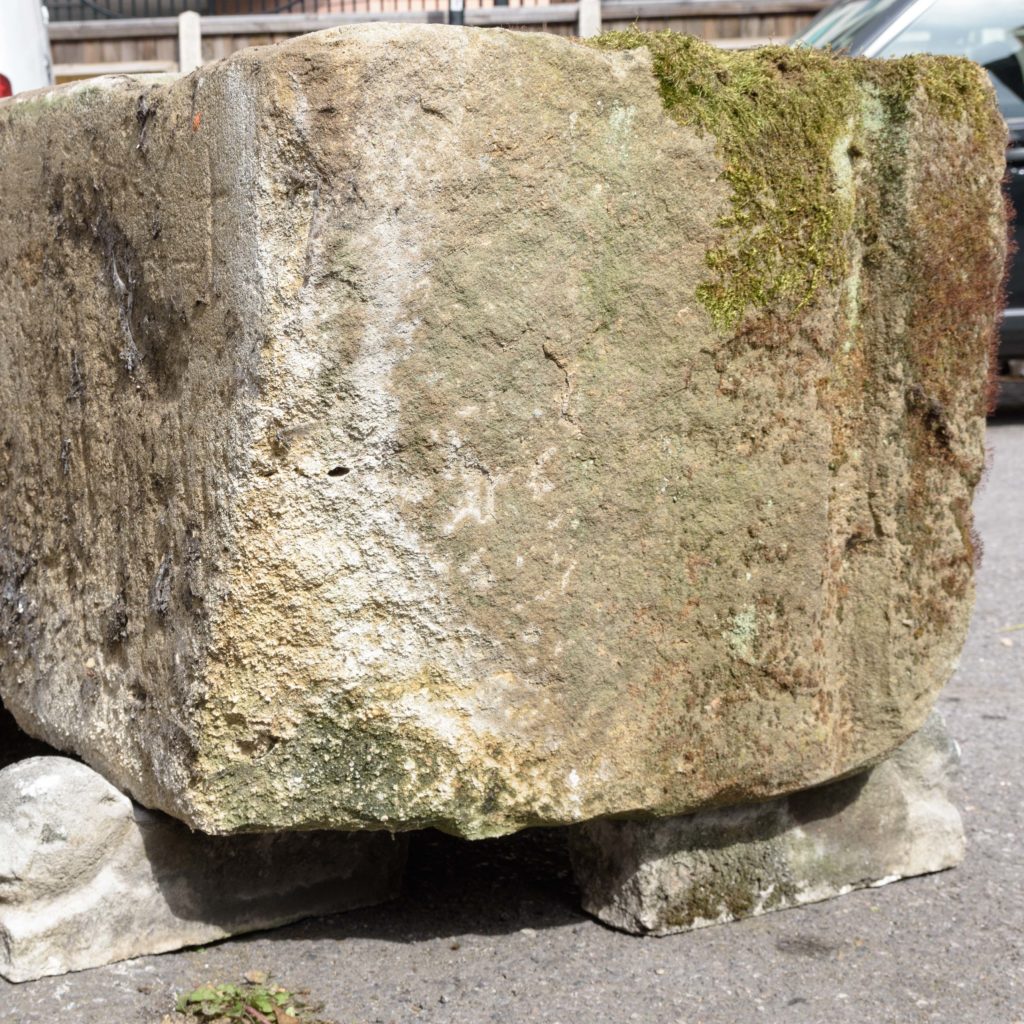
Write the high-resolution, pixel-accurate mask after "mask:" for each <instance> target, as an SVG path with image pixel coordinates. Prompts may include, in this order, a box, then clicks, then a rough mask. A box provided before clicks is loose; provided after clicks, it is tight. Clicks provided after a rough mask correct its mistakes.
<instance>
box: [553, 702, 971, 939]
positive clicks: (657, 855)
mask: <svg viewBox="0 0 1024 1024" xmlns="http://www.w3.org/2000/svg"><path fill="white" fill-rule="evenodd" d="M959 760H960V759H959V751H958V750H957V747H956V744H955V743H954V742H953V740H952V739H951V738H950V736H949V734H948V733H947V732H946V729H945V726H944V725H943V724H942V721H941V719H939V718H938V716H933V717H932V718H931V719H930V720H929V721H928V723H927V724H926V725H925V727H924V728H923V729H922V730H921V731H920V732H918V733H917V734H915V735H914V736H912V737H911V738H910V739H909V740H907V742H906V743H904V744H903V746H901V747H900V748H899V749H898V750H896V752H895V753H894V754H892V756H891V757H889V758H887V759H886V760H885V761H883V762H882V763H881V764H880V765H878V766H877V767H875V768H872V769H870V770H869V771H867V772H864V773H862V774H859V775H854V776H852V777H851V778H848V779H843V780H841V781H839V782H831V783H829V784H827V785H825V786H819V787H818V788H816V789H811V790H806V791H804V792H801V793H794V794H792V795H791V796H789V797H782V798H780V799H777V800H771V801H767V802H765V803H761V804H753V805H749V806H745V807H729V808H723V809H722V810H713V811H699V812H698V813H696V814H691V815H687V816H685V817H680V818H669V819H666V820H665V821H655V822H640V821H596V822H590V823H588V824H586V825H580V826H577V827H576V828H574V829H573V832H572V839H571V848H572V854H573V866H574V869H575V873H576V879H577V881H578V882H579V885H580V889H581V890H582V892H583V906H584V909H585V910H587V911H588V912H589V913H591V914H593V915H594V916H595V917H597V918H599V919H600V920H601V921H603V922H604V923H605V924H609V925H612V926H613V927H615V928H621V929H622V930H623V931H627V932H635V933H637V934H644V933H652V934H654V935H671V934H672V933H674V932H683V931H689V930H690V929H693V928H702V927H704V926H706V925H710V924H721V923H723V922H725V921H733V920H736V919H737V918H743V917H752V916H755V915H757V914H764V913H767V912H768V911H770V910H784V909H785V908H787V907H794V906H798V905H800V904H803V903H816V902H818V901H819V900H825V899H829V898H830V897H832V896H842V895H844V894H845V893H848V892H850V891H852V890H853V889H862V888H864V887H866V886H878V885H885V884H886V883H888V882H895V881H898V880H899V879H901V878H909V877H911V876H913V875H923V874H928V873H930V872H933V871H942V870H944V869H946V868H951V867H955V866H956V865H957V864H959V863H960V861H961V860H963V856H964V830H963V824H962V823H961V820H960V814H959V812H958V811H957V809H956V807H955V806H954V804H953V802H952V791H953V789H954V787H955V784H956V781H957V776H958V768H959Z"/></svg>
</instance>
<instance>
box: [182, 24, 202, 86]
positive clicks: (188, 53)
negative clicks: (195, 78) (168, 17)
mask: <svg viewBox="0 0 1024 1024" xmlns="http://www.w3.org/2000/svg"><path fill="white" fill-rule="evenodd" d="M202 63H203V30H202V23H201V22H200V20H199V15H198V14H196V12H195V11H186V12H185V13H184V14H179V15H178V70H179V71H180V72H181V73H182V74H183V75H187V74H188V73H189V72H190V71H195V69H196V68H198V67H200V66H202Z"/></svg>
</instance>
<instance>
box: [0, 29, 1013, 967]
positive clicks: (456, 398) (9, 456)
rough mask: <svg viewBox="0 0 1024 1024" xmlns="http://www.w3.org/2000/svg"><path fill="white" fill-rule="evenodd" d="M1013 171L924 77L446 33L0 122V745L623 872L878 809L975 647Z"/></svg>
mask: <svg viewBox="0 0 1024 1024" xmlns="http://www.w3.org/2000/svg"><path fill="white" fill-rule="evenodd" d="M1004 134H1005V133H1004V128H1003V126H1002V123H1001V121H1000V120H999V116H998V114H997V111H996V107H995V103H994V99H993V97H992V94H991V90H990V87H989V85H988V83H987V80H986V79H985V76H984V74H983V72H981V71H980V70H979V69H978V68H976V67H975V66H974V65H971V64H969V63H967V62H964V61H959V60H954V59H944V58H942V59H940V58H925V57H920V58H906V59H902V60H899V61H885V62H872V61H865V60H849V59H845V58H840V57H834V56H831V55H828V54H819V53H814V52H810V51H795V50H788V49H785V48H775V49H766V50H761V51H756V52H750V53H736V54H726V53H720V52H718V51H715V50H713V49H712V48H710V47H708V46H705V45H704V44H701V43H699V42H698V41H696V40H692V39H687V38H685V37H680V36H673V35H671V34H665V35H660V36H653V37H646V36H642V35H640V34H638V33H627V34H620V35H612V36H607V37H602V38H601V39H600V40H598V41H597V43H596V45H584V44H581V43H579V42H575V41H569V40H566V39H561V38H557V37H552V36H547V35H543V34H516V33H508V32H501V31H492V30H471V29H455V28H448V27H441V26H380V25H374V26H362V27H357V28H346V29H339V30H331V31H328V32H322V33H318V34H316V35H313V36H309V37H303V38H301V39H298V40H295V41H293V42H290V43H287V44H282V45H280V46H274V47H265V48H261V49H256V50H249V51H245V52H243V53H240V54H237V55H235V56H234V57H232V58H229V59H228V60H226V61H222V62H220V63H217V64H214V65H211V66H208V67H204V68H202V69H200V70H198V71H196V72H194V73H193V74H191V75H189V76H187V77H182V78H173V77H169V78H161V79H152V78H148V79H141V78H137V79H132V78H111V79H104V80H100V81H97V82H91V83H85V84H78V85H72V86H68V87H63V88H60V89H56V90H53V91H50V92H46V93H39V94H30V95H28V96H26V97H19V98H16V99H14V100H12V101H5V102H3V103H0V267H2V273H0V696H2V698H3V701H4V704H5V705H6V706H7V707H8V708H9V709H10V711H11V712H12V713H13V715H14V716H15V717H16V719H17V721H18V722H19V724H20V726H21V727H22V728H23V729H24V730H25V731H26V732H28V733H30V734H31V735H33V736H35V737H38V738H40V739H42V740H45V741H46V742H48V743H50V744H52V745H53V746H54V747H56V748H58V749H60V750H63V751H66V752H69V753H71V754H74V755H76V756H77V757H78V758H80V759H81V760H83V761H84V762H85V763H86V764H88V765H89V766H91V767H92V768H93V769H95V771H97V772H99V773H100V774H101V775H102V776H104V777H105V778H106V780H108V781H109V783H110V784H111V785H112V786H114V787H116V789H117V790H119V791H121V792H122V793H124V794H128V796H130V798H131V799H132V800H134V801H135V805H136V806H137V807H144V808H148V809H150V810H151V811H154V812H160V813H161V814H164V815H167V816H169V817H171V818H176V819H178V820H180V822H182V823H183V824H184V825H187V826H188V827H190V828H192V829H196V830H199V831H200V832H202V833H205V834H207V835H208V836H232V835H240V834H244V833H279V832H307V831H317V832H323V831H324V830H334V831H352V830H387V831H391V832H402V831H407V830H410V829H418V828H424V827H428V826H429V827H437V828H441V829H443V830H445V831H448V832H451V833H454V834H456V835H461V836H465V837H467V838H477V837H483V836H496V835H501V834H505V833H510V832H514V831H516V830H518V829H522V828H525V827H528V826H536V825H581V823H591V824H586V825H582V827H581V832H580V837H581V838H580V840H579V843H578V844H577V846H578V851H583V852H580V853H579V855H578V857H577V862H578V863H579V864H585V863H590V864H592V863H594V862H595V850H594V847H595V845H596V846H598V847H600V846H602V845H607V850H606V854H605V856H606V857H607V858H611V859H612V860H613V861H615V862H616V863H617V864H618V866H619V868H621V869H622V870H621V871H618V874H616V870H612V872H611V876H614V877H615V878H619V879H621V878H624V877H625V874H624V872H625V871H626V869H625V867H623V865H624V864H625V861H624V860H623V858H624V857H625V854H622V853H621V844H622V842H624V840H623V838H622V837H623V835H625V834H626V833H629V835H630V836H631V837H632V838H631V839H630V840H629V842H630V843H631V844H633V848H635V844H636V843H637V842H641V843H643V842H646V841H647V839H644V838H643V837H644V836H645V835H646V836H648V838H650V841H651V842H654V843H656V844H658V843H660V844H661V846H660V847H659V848H660V849H661V848H663V849H668V846H671V847H672V849H673V850H676V849H681V848H683V847H685V848H686V849H691V850H692V849H695V848H697V847H700V843H701V840H699V839H698V840H694V836H695V835H696V836H698V837H699V836H702V835H704V834H705V833H704V832H701V831H700V830H698V831H697V832H692V831H689V832H687V829H688V828H689V826H683V830H684V832H686V836H685V837H683V838H680V837H679V836H678V835H676V833H674V832H673V833H672V835H673V836H674V837H675V838H673V839H672V841H671V842H669V843H668V846H666V845H665V842H667V841H663V840H664V835H665V834H666V833H663V832H661V831H659V830H660V829H663V828H668V829H669V830H670V831H671V830H672V829H675V828H676V824H677V823H673V819H675V818H678V817H680V816H693V815H697V816H698V817H700V816H701V815H705V814H710V815H712V816H715V815H723V814H724V815H726V818H728V815H729V813H730V812H728V811H722V810H720V809H721V808H727V807H731V806H734V805H748V806H749V805H753V804H758V803H763V804H764V806H766V807H768V806H771V807H776V808H777V807H778V806H780V805H778V804H776V803H771V804H769V803H765V802H771V801H778V800H783V801H785V800H790V801H793V800H797V799H798V798H796V797H790V796H789V795H790V794H794V793H798V792H799V791H803V790H806V789H808V788H811V787H819V786H821V785H822V784H825V783H829V782H831V781H832V780H836V779H841V778H844V777H850V776H855V775H857V774H858V773H863V772H865V771H868V770H869V769H871V768H872V766H874V765H876V764H878V763H879V762H880V761H882V760H883V759H885V758H886V757H887V756H888V755H889V754H891V753H892V752H893V751H894V750H895V749H896V748H898V747H900V746H901V744H904V743H905V742H906V741H907V740H908V738H909V737H911V736H912V735H913V734H914V733H915V732H916V731H917V730H918V729H919V728H920V727H921V726H922V725H923V723H924V722H925V721H926V719H927V717H928V714H929V710H930V708H931V706H932V704H933V702H934V699H935V696H936V694H937V693H938V691H939V689H940V688H941V687H942V685H943V684H944V683H945V681H946V679H947V678H948V676H949V674H950V672H951V670H952V667H953V665H954V663H955V660H956V657H957V655H958V652H959V648H960V645H961V642H962V639H963V635H964V631H965V628H966V624H967V620H968V616H969V613H970V607H971V598H972V574H973V565H974V561H975V558H976V554H977V552H976V543H975V541H974V539H973V533H972V526H971V511H970V505H971V496H972V492H973V489H974V487H975V485H976V484H977V482H978V479H979V477H980V474H981V471H982V468H983V465H984V450H983V429H984V414H985V410H986V403H987V400H988V366H989V353H990V346H991V344H992V338H993V332H994V325H995V323H996V318H997V315H998V312H999V309H1000V296H1001V281H1002V275H1003V266H1004V260H1005V251H1006V224H1005V211H1004V207H1003V201H1002V196H1001V192H1000V180H1001V177H1002V174H1003V169H1004V156H1003V149H1004V143H1005V138H1004ZM912 742H913V741H912ZM943 763H945V762H943ZM17 768H18V766H17V765H16V766H15V769H14V770H17ZM10 770H11V769H9V771H10ZM894 770H895V769H894ZM872 777H873V776H872ZM837 785H841V784H839V783H837ZM936 785H937V786H938V787H939V789H942V788H943V785H942V784H940V783H938V782H936ZM883 788H884V787H883ZM897 788H898V787H897ZM863 789H864V791H865V792H866V791H868V790H869V789H871V787H870V786H869V785H865V786H864V787H863ZM844 792H846V790H844ZM885 792H889V793H891V792H892V787H890V789H889V790H886V791H885ZM879 799H880V800H881V803H882V804H885V802H886V801H887V800H889V801H891V800H895V799H896V798H895V797H890V796H883V797H881V798H879ZM788 806H789V807H790V811H792V808H793V807H794V806H796V805H795V804H792V803H790V805H788ZM844 806H845V805H844ZM872 806H878V805H877V804H876V805H872ZM790 811H785V812H783V811H771V812H770V813H768V812H766V816H762V817H763V818H764V821H766V822H767V821H768V819H769V818H770V819H771V823H770V824H766V825H765V828H768V829H770V830H774V831H775V832H778V831H779V830H780V829H784V828H789V827H790V826H791V825H792V824H793V822H794V821H796V820H797V819H798V818H799V814H797V818H796V819H794V818H793V817H792V815H791V814H790ZM794 813H795V812H794ZM866 813H873V812H866ZM879 813H880V812H879ZM951 813H953V814H955V812H951ZM787 814H789V815H790V816H789V817H787ZM943 814H945V817H944V818H943V820H944V821H945V822H946V823H947V825H948V822H949V820H950V814H947V813H946V812H943ZM911 817H912V815H911ZM939 817H942V815H939ZM599 819H614V822H613V823H608V822H603V823H602V822H601V821H598V820H599ZM755 819H756V820H758V821H761V820H762V818H758V817H757V815H755ZM620 820H622V821H627V822H631V823H629V824H622V825H620V824H619V821H620ZM686 820H688V821H692V820H693V819H692V818H687V819H686ZM702 820H703V819H702ZM714 820H716V821H718V820H720V819H719V818H715V819H714ZM721 820H723V821H724V820H726V819H721ZM730 820H731V819H730ZM894 820H895V819H894ZM595 821H598V823H597V824H593V823H594V822H595ZM645 822H646V823H648V824H644V823H645ZM659 823H663V824H659ZM716 827H717V826H716ZM896 827H902V826H895V825H894V828H896ZM944 827H945V826H944ZM645 830H647V831H645ZM955 831H956V830H955V829H952V828H951V829H949V830H948V832H947V834H948V835H949V836H952V835H953V833H954V832H955ZM637 837H640V838H639V839H638V838H637ZM659 837H660V838H659ZM677 840H678V841H677ZM959 842H960V839H959V838H958V839H957V840H956V841H955V842H954V841H953V840H952V839H950V840H949V843H948V844H947V847H946V849H947V854H948V855H947V856H944V857H943V856H939V857H937V858H932V859H927V858H925V859H921V858H917V859H915V858H914V857H908V858H904V859H903V860H901V861H900V864H903V865H905V867H904V868H901V869H900V870H899V871H894V870H893V871H891V870H889V869H890V868H891V867H892V865H891V864H889V863H888V861H887V860H886V857H885V856H881V857H880V858H876V859H875V860H874V861H871V865H872V866H870V867H869V868H868V869H866V874H864V875H863V877H862V878H858V879H856V880H853V879H848V880H847V881H848V882H849V884H859V883H860V882H862V881H873V880H877V879H874V878H871V879H868V875H872V874H877V873H878V872H879V871H883V870H884V871H885V873H886V874H893V873H911V872H913V871H917V870H931V869H932V868H934V867H938V866H946V865H947V864H948V863H949V862H951V861H953V860H955V859H956V857H957V856H958V855H959V852H958V851H959V846H958V845H957V844H958V843H959ZM584 848H586V849H584ZM951 851H952V852H951ZM631 856H632V854H631ZM868 859H869V861H870V858H868ZM925 864H927V865H930V866H927V867H926V866H923V865H925ZM906 865H910V866H909V867H906ZM606 866H607V865H606ZM612 867H613V869H614V867H615V865H614V864H613V865H612ZM673 870H675V869H673ZM656 874H657V873H656V872H655V875H652V876H651V877H652V878H654V879H655V880H654V881H653V882H649V883H645V884H649V886H652V887H653V889H657V890H659V891H660V890H663V889H664V885H663V882H662V881H660V880H658V879H657V877H656ZM677 874H678V872H677ZM811 874H812V875H813V872H811ZM611 876H605V875H602V876H601V882H600V884H599V885H598V883H596V882H595V886H596V887H597V889H600V890H601V892H603V893H606V894H607V892H608V891H609V890H608V886H609V885H610V884H612V883H610V882H608V877H611ZM595 877H596V875H595ZM815 877H817V876H815ZM833 882H835V879H834V878H832V877H831V876H830V879H829V884H832V883H833ZM844 884H846V883H845V882H843V883H841V884H839V883H837V884H836V886H835V888H841V887H842V885H844ZM583 888H584V890H585V891H586V890H587V888H588V886H587V884H586V882H585V881H584V884H583ZM762 888H763V887H762ZM597 889H595V891H597ZM644 898H646V897H644ZM602 901H603V902H602ZM799 901H800V900H799V899H797V898H796V897H794V898H793V899H792V900H790V902H799ZM610 902H615V901H614V900H613V899H610V898H607V899H606V898H605V897H603V896H602V897H601V898H598V897H596V896H595V897H594V898H592V899H590V903H591V904H592V906H593V907H594V908H599V907H600V906H604V905H606V904H609V905H610ZM719 902H722V901H719ZM691 903H692V901H691ZM725 904H728V905H730V906H736V907H740V906H747V907H748V910H749V909H751V908H755V905H756V899H755V900H754V902H753V903H746V902H744V901H743V900H741V901H740V903H734V902H730V901H729V900H726V901H725V903H723V905H725ZM702 905H706V906H718V904H717V903H715V901H714V900H713V899H712V900H710V901H705V904H702ZM762 909H770V908H769V907H768V906H767V905H764V906H763V907H762ZM634 910H635V908H634ZM595 912H597V913H599V914H601V911H600V909H596V910H595ZM5 913H7V911H6V910H5V909H4V904H3V903H2V902H0V932H2V931H3V929H4V927H5V923H4V921H5V918H4V915H5ZM631 913H632V911H631ZM604 916H607V917H608V918H609V920H611V921H612V923H615V924H622V923H623V921H625V919H626V917H628V914H627V915H626V917H623V916H621V915H620V916H618V917H616V916H615V915H614V914H610V915H604ZM669 916H670V917H672V915H669ZM704 916H705V915H703V914H691V915H690V919H691V923H692V922H693V921H696V920H697V919H698V918H700V919H701V920H703V918H704ZM719 916H721V915H720V913H719V911H715V913H713V914H711V917H712V918H717V917H719ZM726 916H729V915H726ZM733 916H735V915H733ZM634 917H635V919H636V920H641V919H642V920H643V921H644V922H645V923H643V925H642V928H641V930H655V931H659V930H662V931H663V930H669V926H668V925H665V921H667V920H668V918H667V917H664V915H662V917H664V920H663V919H662V917H658V915H655V917H654V918H650V917H649V915H648V916H646V917H645V916H644V914H643V913H641V912H637V913H636V914H634ZM683 917H684V918H685V917H686V914H685V913H684V914H683ZM672 920H682V918H680V917H679V915H678V914H677V915H675V916H674V917H672ZM650 921H654V923H653V924H651V923H650ZM623 926H627V925H623ZM71 966H73V965H71Z"/></svg>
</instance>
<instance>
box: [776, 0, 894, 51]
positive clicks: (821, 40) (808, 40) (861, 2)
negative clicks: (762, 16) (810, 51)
mask: <svg viewBox="0 0 1024 1024" xmlns="http://www.w3.org/2000/svg"><path fill="white" fill-rule="evenodd" d="M898 2H900V0H846V2H845V3H840V4H835V5H834V6H832V7H829V8H828V9H827V10H824V11H822V12H821V14H819V15H818V16H817V17H816V18H815V19H814V20H813V21H812V22H811V23H810V25H808V26H807V28H805V29H804V31H803V32H801V33H800V35H799V36H797V38H796V39H795V40H793V41H794V42H795V43H803V44H804V45H805V46H831V47H832V48H833V49H834V50H841V49H843V48H844V47H847V46H849V45H850V43H852V42H853V40H854V37H855V36H856V35H857V33H858V32H859V31H860V30H861V29H862V28H864V27H865V26H866V25H867V23H868V22H869V21H871V20H872V19H873V18H877V17H878V15H880V14H882V13H883V12H884V11H886V10H887V9H888V8H890V7H894V6H896V4H897V3H898Z"/></svg>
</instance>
